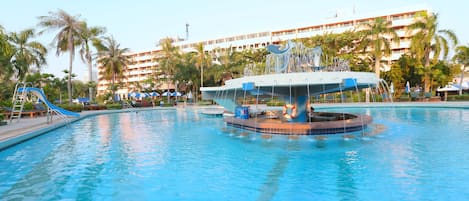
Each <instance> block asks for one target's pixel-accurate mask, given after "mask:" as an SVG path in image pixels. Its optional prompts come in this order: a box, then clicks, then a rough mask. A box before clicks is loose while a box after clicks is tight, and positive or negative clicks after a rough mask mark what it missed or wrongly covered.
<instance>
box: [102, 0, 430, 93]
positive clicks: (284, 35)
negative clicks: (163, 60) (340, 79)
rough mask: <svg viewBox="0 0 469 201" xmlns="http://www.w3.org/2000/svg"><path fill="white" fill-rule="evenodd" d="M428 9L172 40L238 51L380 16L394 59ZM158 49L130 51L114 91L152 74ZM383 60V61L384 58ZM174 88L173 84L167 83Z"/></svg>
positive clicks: (350, 26)
mask: <svg viewBox="0 0 469 201" xmlns="http://www.w3.org/2000/svg"><path fill="white" fill-rule="evenodd" d="M421 11H424V12H430V10H429V9H428V8H427V7H425V6H420V7H418V8H407V9H399V10H394V11H380V12H379V14H369V15H353V16H350V17H347V18H333V19H328V20H327V21H326V22H324V23H320V24H315V25H310V26H304V27H296V28H290V29H282V30H275V31H265V32H257V33H248V34H243V35H236V36H231V37H226V38H218V39H213V40H206V41H197V42H193V41H192V42H191V41H178V42H175V43H173V44H174V45H175V46H178V47H180V49H181V50H182V51H184V52H188V51H191V50H193V48H194V47H195V46H196V45H197V44H198V43H202V44H203V45H204V49H205V50H206V51H208V52H210V53H214V51H224V50H226V49H227V48H230V47H231V48H232V49H234V50H237V51H242V50H244V49H249V48H265V47H266V46H267V45H270V44H279V43H281V42H282V41H286V40H290V39H300V38H309V37H312V36H315V35H321V34H324V33H341V32H344V31H347V30H354V29H357V28H358V27H359V25H360V24H363V23H368V22H372V21H373V20H374V19H375V18H378V17H383V18H386V19H387V20H388V21H390V22H391V26H392V27H393V28H394V29H395V30H396V32H397V34H398V36H399V37H400V43H399V44H393V46H392V54H391V55H390V56H389V57H388V58H383V60H385V61H394V60H397V59H398V58H399V57H400V56H401V55H402V54H403V53H405V52H407V51H409V48H410V35H409V33H408V32H406V27H407V26H408V25H410V24H412V23H413V22H414V15H415V14H416V13H417V12H421ZM160 50H161V47H159V46H158V47H156V48H155V49H154V50H150V51H142V52H134V53H131V54H130V55H131V57H132V59H133V64H132V65H129V66H128V67H127V69H126V70H125V72H124V75H125V78H124V79H123V83H124V85H126V86H129V88H123V89H120V90H119V91H118V92H117V93H118V94H127V93H129V92H132V91H134V90H135V89H134V86H133V85H132V84H131V83H133V82H143V81H144V80H147V79H148V78H149V76H151V75H152V73H153V71H154V69H158V63H157V62H155V61H153V57H155V55H156V53H158V52H159V51H160ZM385 63H386V62H385ZM102 71H103V69H102V68H100V65H99V64H98V86H97V88H98V95H101V94H104V93H105V92H106V90H107V89H108V86H109V84H110V81H107V80H105V79H104V78H103V75H102ZM170 88H172V89H174V86H170ZM160 89H162V90H165V89H167V86H166V85H165V84H162V85H160Z"/></svg>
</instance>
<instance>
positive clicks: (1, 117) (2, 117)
mask: <svg viewBox="0 0 469 201" xmlns="http://www.w3.org/2000/svg"><path fill="white" fill-rule="evenodd" d="M4 119H5V116H3V114H2V113H0V121H3V120H4Z"/></svg>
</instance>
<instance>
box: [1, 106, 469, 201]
mask: <svg viewBox="0 0 469 201" xmlns="http://www.w3.org/2000/svg"><path fill="white" fill-rule="evenodd" d="M331 110H332V111H334V109H330V110H328V111H331ZM343 110H346V111H347V112H354V113H366V114H370V115H372V116H373V117H374V125H371V126H370V129H368V131H367V132H373V128H375V129H376V128H383V126H384V127H385V128H386V129H385V130H384V131H383V132H382V133H381V134H380V135H378V136H375V137H365V138H356V139H350V140H343V139H341V138H337V139H328V140H325V141H316V140H314V138H311V137H301V138H300V139H299V140H289V139H287V138H286V137H285V136H275V137H274V138H272V139H270V140H265V139H262V138H261V136H260V135H259V134H255V133H250V134H249V135H247V136H244V133H243V131H240V130H236V129H233V128H226V127H225V125H224V124H223V122H222V119H221V118H209V117H205V116H200V115H199V114H198V112H197V111H195V110H190V109H187V110H175V111H145V112H143V111H142V112H139V113H135V112H132V113H119V114H111V115H101V116H95V117H91V118H86V119H83V120H81V121H78V122H76V123H73V124H72V125H71V126H70V127H63V128H60V129H57V130H54V131H52V132H50V133H47V134H45V135H42V136H40V137H37V138H34V139H32V140H29V141H27V142H24V143H21V144H19V145H16V146H14V147H11V148H8V149H5V150H3V151H1V152H0V200H67V199H68V200H204V201H206V200H469V190H468V189H469V188H468V187H469V110H468V109H448V108H440V109H438V108H429V109H425V108H355V109H340V111H343ZM377 125H378V126H377Z"/></svg>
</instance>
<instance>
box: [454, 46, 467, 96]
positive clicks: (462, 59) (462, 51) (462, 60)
mask: <svg viewBox="0 0 469 201" xmlns="http://www.w3.org/2000/svg"><path fill="white" fill-rule="evenodd" d="M453 60H455V61H456V62H457V63H459V64H461V65H462V67H463V69H462V72H461V79H460V80H459V86H460V88H459V95H462V80H463V79H464V73H465V72H466V67H467V66H468V65H469V46H467V45H461V46H458V47H456V54H455V55H454V57H453Z"/></svg>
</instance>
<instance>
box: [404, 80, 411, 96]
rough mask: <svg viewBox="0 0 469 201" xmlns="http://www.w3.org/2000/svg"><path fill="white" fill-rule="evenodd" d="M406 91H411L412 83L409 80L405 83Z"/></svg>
mask: <svg viewBox="0 0 469 201" xmlns="http://www.w3.org/2000/svg"><path fill="white" fill-rule="evenodd" d="M405 92H406V93H409V92H410V83H409V81H407V83H406V84H405Z"/></svg>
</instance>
